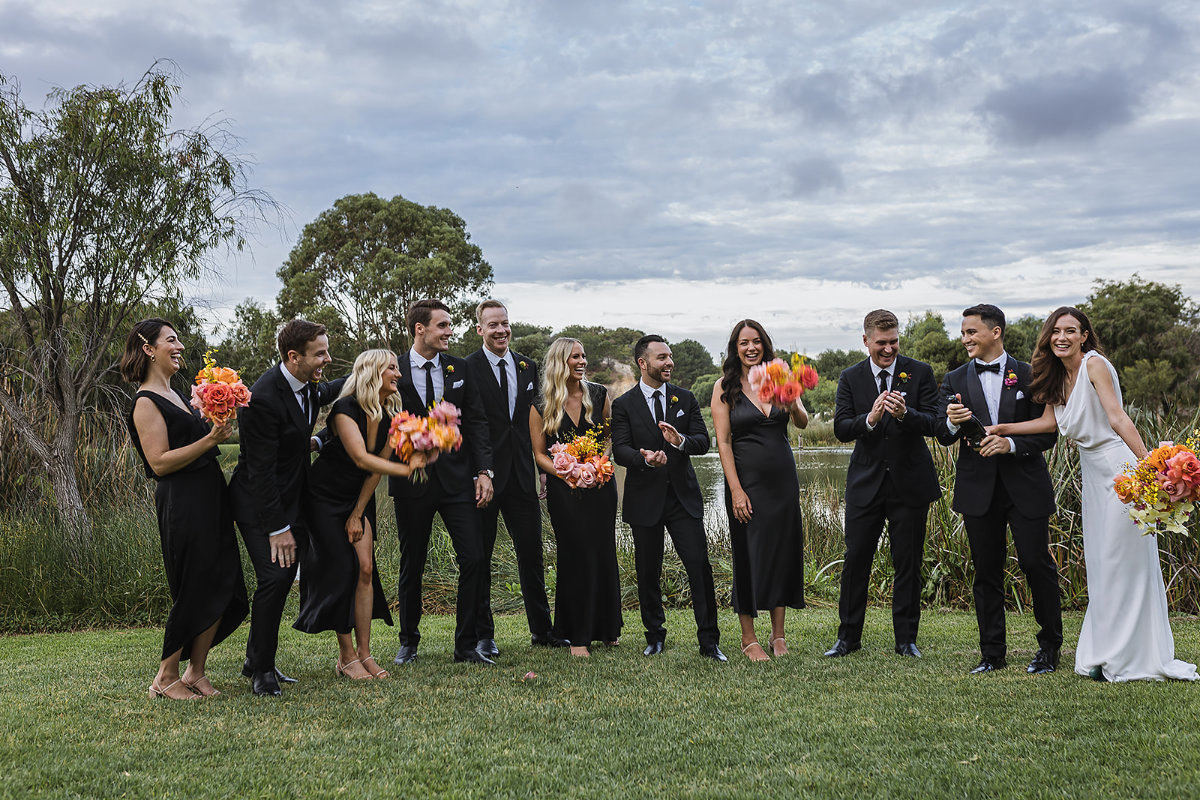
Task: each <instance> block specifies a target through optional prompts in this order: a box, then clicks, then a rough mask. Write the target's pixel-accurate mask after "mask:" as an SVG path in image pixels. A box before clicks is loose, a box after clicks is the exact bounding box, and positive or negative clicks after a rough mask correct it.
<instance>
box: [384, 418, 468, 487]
mask: <svg viewBox="0 0 1200 800" xmlns="http://www.w3.org/2000/svg"><path fill="white" fill-rule="evenodd" d="M460 419H461V415H460V414H459V411H458V407H457V406H456V405H454V404H453V403H449V402H447V401H445V400H443V401H442V402H440V403H438V404H437V405H435V406H433V407H432V408H430V409H429V415H428V416H424V417H423V416H420V415H418V414H410V413H409V412H407V411H401V412H400V413H399V414H397V415H396V416H395V417H393V418H392V423H391V425H390V426H389V427H388V444H390V445H391V446H392V450H393V451H394V452H395V453H396V458H398V459H400V460H401V461H403V462H404V463H408V460H409V459H410V458H412V454H413V453H433V452H447V451H450V450H458V449H459V448H460V447H462V431H461V430H460V428H459V421H460ZM426 477H427V476H426V474H425V469H424V468H421V469H418V470H416V471H415V472H413V474H412V478H411V479H412V480H414V481H417V482H420V481H423V480H425V479H426Z"/></svg>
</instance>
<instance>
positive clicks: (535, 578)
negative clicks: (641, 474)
mask: <svg viewBox="0 0 1200 800" xmlns="http://www.w3.org/2000/svg"><path fill="white" fill-rule="evenodd" d="M475 331H476V333H478V334H479V335H480V337H482V339H483V347H481V348H479V349H478V350H476V351H475V352H473V353H471V354H470V355H469V356H467V366H468V368H469V369H470V375H471V380H472V381H473V382H474V383H475V385H476V386H478V387H479V394H480V397H481V399H482V402H483V408H484V411H485V413H486V415H487V425H488V441H489V443H490V444H491V447H492V469H493V471H494V472H495V473H496V477H495V478H493V479H492V490H493V493H494V494H493V497H492V502H490V503H488V504H487V505H486V506H484V508H483V509H482V510H481V511H480V512H479V513H480V521H481V523H482V526H483V561H484V565H485V570H486V573H487V574H486V578H485V580H484V582H483V592H482V593H481V595H480V598H479V610H478V618H479V622H478V628H479V647H478V650H479V652H480V653H481V654H482V655H484V656H487V657H488V658H495V657H496V656H498V655H500V649H499V648H498V647H496V638H495V633H496V628H495V624H494V622H493V620H492V578H491V564H492V552H493V551H494V550H495V547H496V527H497V524H498V522H499V517H500V513H501V512H503V513H504V527H505V528H506V529H507V530H508V535H509V536H510V537H512V543H513V550H514V552H516V555H517V574H518V576H519V577H520V580H521V598H522V599H523V600H524V601H525V619H526V621H528V623H529V633H530V636H531V641H532V643H533V644H534V645H541V646H562V645H564V644H565V642H563V640H562V639H559V638H557V637H555V636H553V635H552V634H551V633H550V603H549V601H547V599H546V576H545V570H544V566H543V561H542V506H541V503H539V502H538V477H537V475H536V472H535V470H534V468H533V446H532V444H531V443H530V440H529V406H530V405H531V404H532V403H533V399H534V397H536V396H537V391H538V372H537V364H535V363H534V361H533V359H531V358H528V357H526V356H523V355H521V354H520V353H514V352H513V351H512V350H510V349H509V348H508V341H509V339H510V338H511V336H512V328H511V326H510V325H509V321H508V309H507V308H505V307H504V304H503V303H501V302H500V301H499V300H484V301H483V302H482V303H480V304H479V306H478V308H476V309H475Z"/></svg>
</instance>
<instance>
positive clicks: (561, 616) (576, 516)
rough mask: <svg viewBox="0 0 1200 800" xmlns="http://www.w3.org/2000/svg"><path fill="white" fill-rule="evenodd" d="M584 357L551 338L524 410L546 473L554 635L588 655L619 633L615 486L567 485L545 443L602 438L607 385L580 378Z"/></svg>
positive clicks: (608, 409) (570, 344) (577, 347)
mask: <svg viewBox="0 0 1200 800" xmlns="http://www.w3.org/2000/svg"><path fill="white" fill-rule="evenodd" d="M586 368H587V355H586V354H585V353H584V352H583V344H581V343H580V342H579V341H578V340H576V339H566V338H562V339H555V340H554V342H553V343H552V344H551V345H550V349H549V350H547V351H546V359H545V369H544V372H543V376H542V391H541V396H540V397H539V398H538V400H537V402H536V403H535V404H534V406H533V407H532V408H530V409H529V438H530V441H531V442H532V443H533V457H534V459H536V461H537V464H538V466H539V467H540V468H541V469H542V471H543V472H545V473H546V474H547V475H549V476H550V477H549V481H548V483H547V486H546V492H547V499H546V507H547V508H548V510H549V512H550V524H551V525H552V526H553V528H554V540H555V543H556V547H557V550H558V578H557V581H556V585H555V590H554V631H553V633H554V635H555V636H557V637H558V638H560V639H566V640H567V641H569V642H570V643H571V655H573V656H588V655H590V653H589V651H588V646H589V645H590V644H591V643H592V642H595V641H600V642H604V643H605V644H608V645H616V644H617V637H619V636H620V634H621V625H622V619H621V577H620V573H619V572H618V569H617V540H616V525H617V487H616V486H615V484H614V483H613V481H611V480H610V481H609V482H608V483H606V484H604V485H603V486H600V487H591V488H587V489H583V488H579V489H572V488H571V487H570V486H569V485H567V482H566V481H565V480H563V479H561V478H559V477H558V476H557V475H556V474H555V472H554V462H553V461H552V460H551V458H550V446H551V445H552V444H554V443H555V442H558V441H562V442H569V441H571V440H572V439H574V438H575V437H576V436H577V435H579V434H581V433H586V432H587V431H588V430H591V429H595V428H599V429H601V431H602V433H603V436H604V437H605V438H607V436H608V421H609V418H610V417H611V416H612V406H611V404H610V402H609V399H608V390H607V389H605V388H604V387H603V386H602V385H600V384H598V383H590V382H588V381H586V380H584V373H585V371H586Z"/></svg>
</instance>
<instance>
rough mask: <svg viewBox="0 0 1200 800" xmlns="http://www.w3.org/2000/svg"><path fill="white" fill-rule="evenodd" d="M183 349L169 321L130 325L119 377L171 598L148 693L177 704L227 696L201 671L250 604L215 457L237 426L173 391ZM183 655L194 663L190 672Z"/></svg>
mask: <svg viewBox="0 0 1200 800" xmlns="http://www.w3.org/2000/svg"><path fill="white" fill-rule="evenodd" d="M182 353H183V344H181V343H180V341H179V335H178V334H176V333H175V329H174V327H173V326H172V325H171V323H169V322H167V321H166V320H163V319H157V318H155V319H145V320H142V321H141V322H139V323H137V324H136V325H134V326H133V330H132V331H131V332H130V334H129V337H128V338H127V339H126V341H125V352H124V354H123V355H122V357H121V376H122V377H123V378H124V379H125V380H127V381H129V382H130V383H136V384H139V387H138V393H137V397H136V398H135V399H134V402H133V409H132V410H131V411H130V414H129V419H128V424H129V435H130V437H131V438H132V439H133V446H134V447H135V448H137V452H138V455H139V456H141V459H142V464H143V466H144V467H145V469H146V477H148V478H153V479H154V480H155V481H157V482H158V485H157V487H156V488H155V491H154V505H155V508H156V509H157V510H158V534H159V538H160V539H161V540H162V551H163V566H164V567H165V568H166V572H167V585H168V586H169V587H170V590H171V600H172V605H171V612H170V613H169V614H168V615H167V625H166V630H165V631H164V633H163V648H162V661H161V663H159V665H158V674H157V675H155V676H154V681H153V682H152V683H151V684H150V689H149V695H150V697H166V698H170V699H171V700H188V699H193V698H196V697H200V696H202V695H203V696H212V695H216V694H220V692H218V691H217V690H216V689H215V688H213V685H212V682H211V681H209V679H208V678H207V677H206V676H205V674H204V667H205V662H206V661H207V659H208V651H209V649H210V648H211V647H212V646H213V645H216V644H218V643H220V642H221V641H222V640H223V639H225V637H226V636H228V635H229V634H230V633H232V632H233V631H234V630H235V629H236V628H237V626H238V625H240V624H241V623H242V620H244V619H245V618H246V615H247V613H248V612H249V610H250V607H249V605H248V604H247V602H246V584H245V583H244V582H243V580H242V560H241V557H240V555H239V553H238V546H237V540H236V539H235V538H234V534H233V508H232V506H231V505H230V502H229V488H228V486H227V485H226V483H225V476H224V474H223V473H222V472H221V467H220V465H219V464H218V463H217V445H218V444H220V443H221V442H223V441H225V440H226V439H228V438H229V435H230V433H232V428H231V426H229V425H220V426H216V427H210V426H209V424H208V423H206V422H205V421H204V420H203V419H201V418H200V415H199V414H198V413H197V412H196V411H195V410H193V409H192V408H191V407H190V406H189V405H188V401H187V400H186V399H185V398H184V397H183V396H182V395H181V394H179V393H178V392H176V391H175V390H174V389H172V388H171V376H172V375H174V374H175V373H176V372H178V371H179V368H180V367H181V366H182V364H183V360H182V358H181V354H182ZM181 660H186V661H187V662H188V667H187V671H186V672H185V673H184V674H183V675H180V674H179V662H180V661H181Z"/></svg>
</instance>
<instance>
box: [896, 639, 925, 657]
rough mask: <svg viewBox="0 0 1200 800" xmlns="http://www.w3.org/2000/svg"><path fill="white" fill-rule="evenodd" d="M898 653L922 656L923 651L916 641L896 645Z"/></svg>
mask: <svg viewBox="0 0 1200 800" xmlns="http://www.w3.org/2000/svg"><path fill="white" fill-rule="evenodd" d="M896 653H897V654H898V655H902V656H910V657H912V658H920V657H921V651H920V650H918V649H917V645H916V643H915V642H905V643H904V644H898V645H896Z"/></svg>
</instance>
